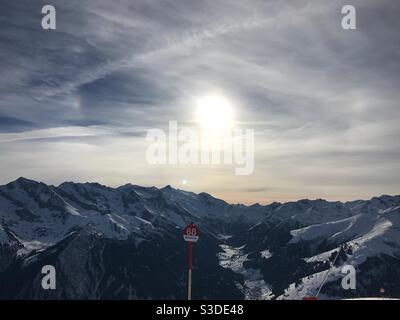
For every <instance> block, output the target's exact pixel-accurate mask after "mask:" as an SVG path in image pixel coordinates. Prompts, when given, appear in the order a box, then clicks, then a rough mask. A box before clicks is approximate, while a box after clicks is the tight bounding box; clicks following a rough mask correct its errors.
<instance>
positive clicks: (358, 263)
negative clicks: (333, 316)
mask: <svg viewBox="0 0 400 320" xmlns="http://www.w3.org/2000/svg"><path fill="white" fill-rule="evenodd" d="M189 222H194V223H196V224H198V225H199V227H200V230H201V237H200V240H199V241H198V243H196V244H195V245H194V261H193V262H194V269H193V298H194V299H301V298H302V297H304V296H312V295H315V294H316V292H317V290H318V288H319V287H320V285H321V283H322V281H323V278H324V276H325V275H326V272H327V270H328V269H329V268H330V264H331V263H332V261H333V259H334V257H335V256H336V255H337V253H338V250H339V248H340V247H342V248H343V250H341V252H340V254H339V258H338V259H337V260H336V262H335V265H334V266H333V268H332V271H331V273H330V275H329V277H328V280H327V283H326V285H325V286H324V287H323V289H322V291H321V297H322V298H332V299H335V298H357V297H367V296H376V295H377V294H378V292H379V289H380V288H381V287H383V288H385V292H386V295H387V296H393V297H399V296H400V196H380V197H375V198H372V199H371V200H366V201H364V200H357V201H351V202H346V203H342V202H328V201H325V200H300V201H296V202H288V203H283V204H282V203H272V204H270V205H266V206H262V205H258V204H256V205H252V206H244V205H232V204H228V203H226V202H224V201H222V200H219V199H216V198H214V197H212V196H211V195H209V194H207V193H200V194H195V193H192V192H187V191H183V190H177V189H173V188H171V187H170V186H167V187H165V188H162V189H158V188H155V187H150V188H146V187H141V186H137V185H131V184H127V185H124V186H121V187H118V188H110V187H106V186H103V185H100V184H97V183H73V182H65V183H63V184H61V185H59V186H58V187H56V186H49V185H46V184H44V183H41V182H36V181H32V180H28V179H25V178H19V179H17V180H16V181H14V182H11V183H9V184H7V185H4V186H0V299H185V297H186V281H187V278H186V277H187V274H186V268H187V247H186V243H185V242H184V240H183V239H182V234H181V231H182V228H183V227H184V226H185V225H186V224H188V223H189ZM46 264H51V265H53V266H54V267H55V268H56V271H57V288H56V290H43V289H42V287H41V279H42V277H43V275H42V274H41V268H42V266H43V265H46ZM344 264H351V265H353V266H354V267H355V268H356V271H357V289H356V290H344V289H342V287H341V279H342V274H341V267H342V266H343V265H344Z"/></svg>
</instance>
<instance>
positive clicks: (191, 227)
mask: <svg viewBox="0 0 400 320" xmlns="http://www.w3.org/2000/svg"><path fill="white" fill-rule="evenodd" d="M183 235H184V236H193V237H198V236H199V235H200V230H199V227H198V226H196V225H195V224H194V223H191V224H188V225H187V226H186V227H185V228H184V229H183Z"/></svg>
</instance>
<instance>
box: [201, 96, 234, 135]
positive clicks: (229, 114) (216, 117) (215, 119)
mask: <svg viewBox="0 0 400 320" xmlns="http://www.w3.org/2000/svg"><path fill="white" fill-rule="evenodd" d="M196 107H197V109H196V118H197V122H198V123H199V124H200V126H202V127H203V128H207V129H227V128H230V127H232V126H233V111H232V106H231V103H230V102H229V101H228V100H227V99H226V98H225V97H223V96H221V95H207V96H204V97H201V98H198V99H196Z"/></svg>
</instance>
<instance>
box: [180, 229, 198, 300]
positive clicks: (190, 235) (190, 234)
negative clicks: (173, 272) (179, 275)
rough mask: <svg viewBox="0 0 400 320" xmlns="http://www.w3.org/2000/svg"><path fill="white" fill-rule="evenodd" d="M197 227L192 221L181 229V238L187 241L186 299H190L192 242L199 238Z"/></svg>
mask: <svg viewBox="0 0 400 320" xmlns="http://www.w3.org/2000/svg"><path fill="white" fill-rule="evenodd" d="M199 234H200V232H199V228H198V227H197V226H196V225H194V224H193V223H191V224H189V225H187V226H186V227H185V228H184V229H183V238H184V239H185V241H187V242H188V293H187V295H188V300H192V258H193V242H196V241H197V240H199Z"/></svg>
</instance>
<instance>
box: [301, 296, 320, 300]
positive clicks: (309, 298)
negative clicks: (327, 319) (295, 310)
mask: <svg viewBox="0 0 400 320" xmlns="http://www.w3.org/2000/svg"><path fill="white" fill-rule="evenodd" d="M303 300H318V298H317V297H303Z"/></svg>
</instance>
